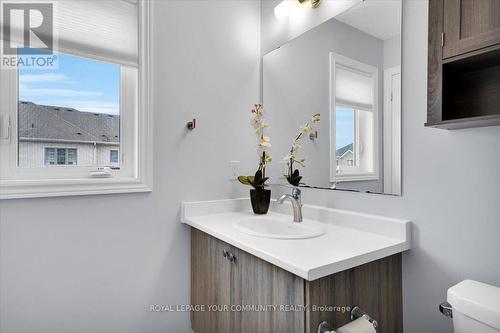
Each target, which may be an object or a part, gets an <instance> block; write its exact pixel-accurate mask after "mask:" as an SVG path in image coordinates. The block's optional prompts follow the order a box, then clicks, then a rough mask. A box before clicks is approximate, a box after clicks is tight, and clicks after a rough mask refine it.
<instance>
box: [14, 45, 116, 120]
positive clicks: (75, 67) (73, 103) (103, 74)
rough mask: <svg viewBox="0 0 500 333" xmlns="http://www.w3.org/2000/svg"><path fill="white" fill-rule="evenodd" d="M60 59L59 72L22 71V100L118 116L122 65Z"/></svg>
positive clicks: (21, 69) (76, 59) (68, 58)
mask: <svg viewBox="0 0 500 333" xmlns="http://www.w3.org/2000/svg"><path fill="white" fill-rule="evenodd" d="M58 60H59V68H58V69H57V70H53V69H31V68H28V67H26V68H22V67H21V68H20V69H19V99H20V100H21V101H29V102H33V103H36V104H42V105H53V106H62V107H71V108H75V109H77V110H79V111H85V112H92V113H106V114H115V115H118V114H119V110H120V66H119V65H115V64H109V63H104V62H100V61H95V60H87V59H84V58H79V57H75V56H69V55H64V54H59V58H58Z"/></svg>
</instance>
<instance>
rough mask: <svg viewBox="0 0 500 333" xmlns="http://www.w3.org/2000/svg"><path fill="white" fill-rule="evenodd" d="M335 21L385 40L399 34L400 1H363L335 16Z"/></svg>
mask: <svg viewBox="0 0 500 333" xmlns="http://www.w3.org/2000/svg"><path fill="white" fill-rule="evenodd" d="M335 19H336V20H339V21H341V22H343V23H345V24H348V25H350V26H353V27H354V28H356V29H359V30H361V31H363V32H366V33H367V34H369V35H372V36H375V37H377V38H379V39H381V40H386V39H389V38H392V37H395V36H398V35H399V34H400V30H401V1H400V0H365V1H362V2H360V3H359V4H357V5H355V6H353V7H352V8H350V9H348V10H346V11H345V12H343V13H341V14H340V15H337V16H336V17H335Z"/></svg>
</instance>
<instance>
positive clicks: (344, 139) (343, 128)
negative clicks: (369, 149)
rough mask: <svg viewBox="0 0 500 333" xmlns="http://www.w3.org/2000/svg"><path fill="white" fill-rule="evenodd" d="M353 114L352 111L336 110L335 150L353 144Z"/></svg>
mask: <svg viewBox="0 0 500 333" xmlns="http://www.w3.org/2000/svg"><path fill="white" fill-rule="evenodd" d="M353 115H354V112H353V111H352V109H346V108H337V112H336V117H337V126H336V129H337V131H336V140H335V141H336V146H337V147H336V149H339V148H342V147H344V146H347V145H348V144H351V143H353V141H354V140H353V138H354V122H353V121H354V119H353Z"/></svg>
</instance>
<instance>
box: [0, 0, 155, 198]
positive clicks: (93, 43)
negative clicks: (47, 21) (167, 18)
mask: <svg viewBox="0 0 500 333" xmlns="http://www.w3.org/2000/svg"><path fill="white" fill-rule="evenodd" d="M56 7H57V8H56V9H57V10H55V11H54V15H57V17H56V19H55V20H54V22H56V24H57V25H56V26H55V27H54V30H56V31H57V32H58V34H57V36H58V40H57V43H56V44H57V45H58V48H57V49H56V50H54V52H55V53H56V55H57V60H58V66H57V67H56V68H31V67H29V66H23V65H22V64H21V65H20V66H19V67H18V68H17V69H9V70H1V71H0V85H1V87H2V89H1V90H0V116H1V117H0V125H1V126H0V138H1V141H0V143H1V144H0V152H1V154H2V160H1V161H0V198H16V197H36V196H54V195H59V194H64V195H67V194H75V195H77V194H97V193H116V192H141V191H150V189H151V165H152V161H151V157H152V141H151V136H150V134H149V129H150V128H151V125H152V119H151V116H150V113H149V112H150V111H149V108H148V101H149V100H150V98H149V96H148V94H149V86H150V81H149V80H150V75H149V67H147V64H148V63H150V61H148V59H147V57H148V56H149V51H148V50H149V37H148V32H149V31H150V28H148V29H146V24H149V20H148V19H147V18H148V17H149V15H150V3H149V2H143V1H139V2H134V1H92V2H89V1H86V0H75V1H71V2H70V1H68V2H64V1H59V2H57V6H56ZM138 7H141V9H139V8H138ZM18 21H19V20H18ZM13 22H15V20H13ZM14 25H15V23H12V27H11V29H12V30H14V29H16V28H19V27H15V26H14ZM18 35H19V34H18ZM20 35H21V36H22V35H23V34H20ZM15 42H16V43H18V44H22V42H19V41H15ZM25 50H26V49H23V48H20V49H19V54H20V56H21V55H22V54H23V52H24V51H25ZM28 50H32V49H28ZM139 82H140V83H141V86H139ZM4 156H7V158H3V157H4ZM110 163H111V164H112V165H113V170H112V177H110V178H106V179H103V178H94V175H95V174H96V173H95V171H98V170H99V169H100V168H102V167H104V166H108V165H110ZM62 169H64V172H61V170H62ZM26 184H30V185H29V186H27V185H26ZM31 185H33V186H31Z"/></svg>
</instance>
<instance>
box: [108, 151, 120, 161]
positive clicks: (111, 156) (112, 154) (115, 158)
mask: <svg viewBox="0 0 500 333" xmlns="http://www.w3.org/2000/svg"><path fill="white" fill-rule="evenodd" d="M109 162H110V163H118V150H110V151H109Z"/></svg>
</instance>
